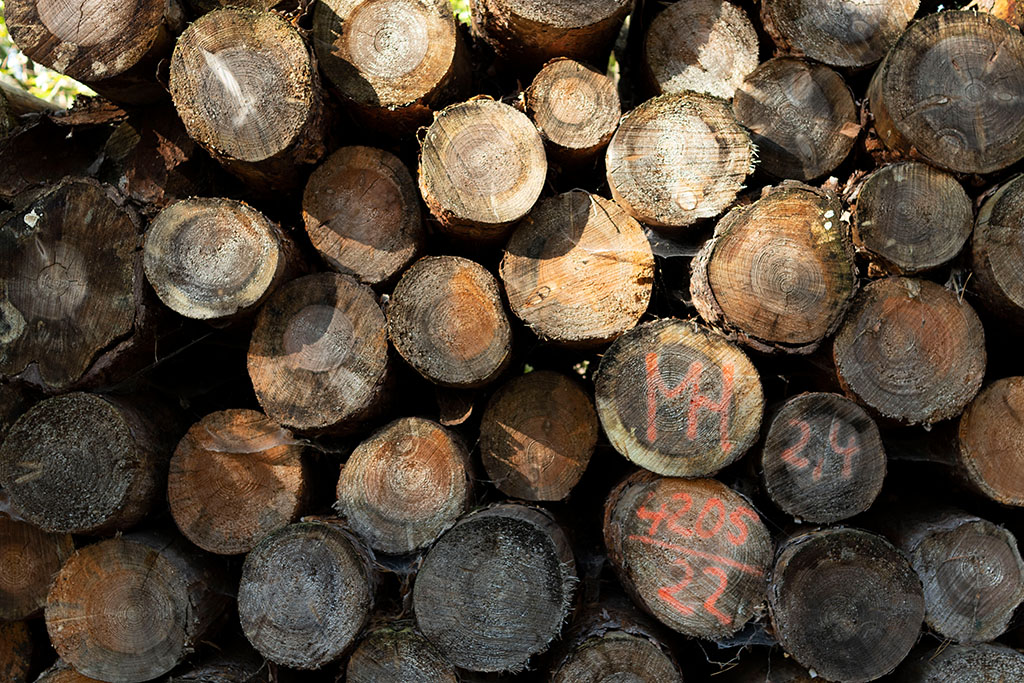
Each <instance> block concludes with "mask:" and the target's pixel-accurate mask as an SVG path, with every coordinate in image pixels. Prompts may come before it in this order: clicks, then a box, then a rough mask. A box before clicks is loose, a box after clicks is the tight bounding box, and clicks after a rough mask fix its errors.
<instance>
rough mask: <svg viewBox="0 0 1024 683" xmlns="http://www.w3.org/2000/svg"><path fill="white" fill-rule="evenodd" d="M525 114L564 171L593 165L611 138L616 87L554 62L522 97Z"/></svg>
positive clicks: (583, 69) (618, 110)
mask: <svg viewBox="0 0 1024 683" xmlns="http://www.w3.org/2000/svg"><path fill="white" fill-rule="evenodd" d="M523 96H524V98H525V99H524V102H525V105H526V113H527V114H528V115H529V117H530V119H531V120H532V121H533V123H534V125H536V126H537V130H539V131H540V135H541V137H542V138H544V142H545V143H546V145H547V151H548V156H550V157H551V159H552V160H554V161H557V162H558V163H559V164H561V165H563V166H569V167H581V166H584V165H587V164H592V163H593V162H594V160H595V159H596V158H597V155H598V154H600V153H601V151H602V150H604V148H605V147H606V146H607V145H608V141H609V140H611V139H612V135H613V134H614V133H615V128H616V126H618V125H619V117H620V116H621V115H622V106H621V104H620V103H619V93H618V91H617V90H616V87H615V82H614V81H612V79H610V78H608V77H607V76H605V75H604V74H603V73H601V72H599V71H597V70H596V69H592V68H590V67H589V66H587V65H585V64H580V63H579V62H576V61H573V60H571V59H565V58H561V57H560V58H558V59H553V60H551V61H550V62H548V63H547V64H545V65H544V68H543V69H541V70H540V72H539V73H538V74H537V75H536V76H535V77H534V79H533V82H532V83H531V84H530V87H529V88H527V89H526V92H525V93H524V95H523Z"/></svg>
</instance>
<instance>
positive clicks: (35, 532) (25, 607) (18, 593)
mask: <svg viewBox="0 0 1024 683" xmlns="http://www.w3.org/2000/svg"><path fill="white" fill-rule="evenodd" d="M74 551H75V544H74V541H72V539H71V536H70V535H69V534H48V533H46V532H45V531H42V530H40V529H39V528H38V527H35V526H33V525H31V524H29V523H27V522H22V521H20V520H18V519H14V518H11V517H9V516H7V515H6V514H2V513H0V619H2V620H4V621H16V620H18V619H25V618H27V617H30V616H32V615H34V614H35V613H36V612H37V611H39V610H40V609H42V607H43V605H45V604H46V594H47V593H48V592H50V582H51V581H52V580H53V577H54V576H55V575H56V574H57V572H58V571H60V568H61V567H62V566H63V565H64V562H65V561H66V560H67V559H68V558H69V557H71V553H73V552H74Z"/></svg>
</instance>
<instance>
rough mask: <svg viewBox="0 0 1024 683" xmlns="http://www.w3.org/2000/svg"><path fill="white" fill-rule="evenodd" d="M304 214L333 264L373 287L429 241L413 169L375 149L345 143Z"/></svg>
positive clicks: (309, 187)
mask: <svg viewBox="0 0 1024 683" xmlns="http://www.w3.org/2000/svg"><path fill="white" fill-rule="evenodd" d="M318 7H319V5H318ZM302 218H303V220H304V221H305V224H306V233H307V234H308V235H309V239H310V241H311V242H312V243H313V246H314V247H316V249H317V251H319V252H320V255H321V256H322V257H323V259H324V260H325V261H326V262H327V263H328V264H329V265H330V266H331V268H334V269H335V270H337V271H338V272H341V273H345V274H347V275H354V276H355V277H356V278H358V279H359V281H360V282H365V283H366V284H368V285H379V284H382V283H384V282H387V281H389V280H391V279H392V278H394V277H395V276H397V275H398V273H400V272H401V271H403V270H404V269H405V268H406V266H408V265H409V264H410V263H411V262H412V260H413V259H414V258H416V256H417V255H418V254H419V253H420V252H421V251H422V250H423V246H424V242H425V241H426V235H425V234H424V231H423V217H422V216H421V215H420V203H419V195H418V193H417V191H416V183H415V182H414V181H413V179H412V175H411V174H410V173H409V169H407V168H406V167H405V165H404V164H403V163H402V162H401V160H400V159H399V158H398V157H396V156H395V155H394V154H391V153H390V152H385V151H384V150H382V149H374V148H373V147H342V148H341V149H339V150H338V151H336V152H335V153H334V154H332V155H331V156H329V157H328V158H327V159H326V160H325V161H324V163H323V164H321V165H320V166H319V167H318V168H317V169H316V170H315V171H313V175H311V176H310V178H309V182H307V183H306V190H305V192H304V194H303V195H302Z"/></svg>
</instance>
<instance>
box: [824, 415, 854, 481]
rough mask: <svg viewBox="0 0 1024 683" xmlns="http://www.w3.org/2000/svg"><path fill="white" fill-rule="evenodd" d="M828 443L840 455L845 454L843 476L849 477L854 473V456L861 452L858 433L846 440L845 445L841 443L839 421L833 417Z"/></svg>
mask: <svg viewBox="0 0 1024 683" xmlns="http://www.w3.org/2000/svg"><path fill="white" fill-rule="evenodd" d="M828 443H829V445H830V446H832V450H834V451H835V452H836V453H838V454H839V455H841V456H843V478H844V479H849V478H850V477H851V476H852V475H853V466H852V465H851V464H850V461H851V459H852V458H853V456H855V455H857V453H859V452H860V444H859V443H858V442H857V433H856V432H854V433H853V434H851V435H850V438H849V439H847V440H846V445H845V446H840V445H839V422H838V420H836V418H835V417H833V418H832V425H831V426H830V427H829V429H828Z"/></svg>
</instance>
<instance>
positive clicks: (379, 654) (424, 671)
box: [345, 622, 459, 683]
mask: <svg viewBox="0 0 1024 683" xmlns="http://www.w3.org/2000/svg"><path fill="white" fill-rule="evenodd" d="M458 680H459V679H458V678H457V677H456V674H455V667H453V666H452V665H451V664H450V663H449V662H448V661H447V660H446V659H445V658H444V657H442V656H441V654H440V653H439V652H438V651H437V650H436V649H435V648H434V646H433V645H431V644H430V641H429V640H427V639H426V638H425V637H423V635H422V634H421V633H419V632H418V631H416V630H415V628H413V626H412V625H411V624H407V623H403V622H396V623H393V624H389V625H387V626H382V627H381V628H378V629H375V630H373V631H371V632H370V633H369V634H367V635H366V637H365V638H363V640H362V642H360V643H359V646H358V647H357V648H356V649H355V651H354V652H353V653H352V656H351V657H350V658H349V660H348V664H347V665H346V667H345V683H408V682H409V681H420V682H421V683H457V681H458Z"/></svg>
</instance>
